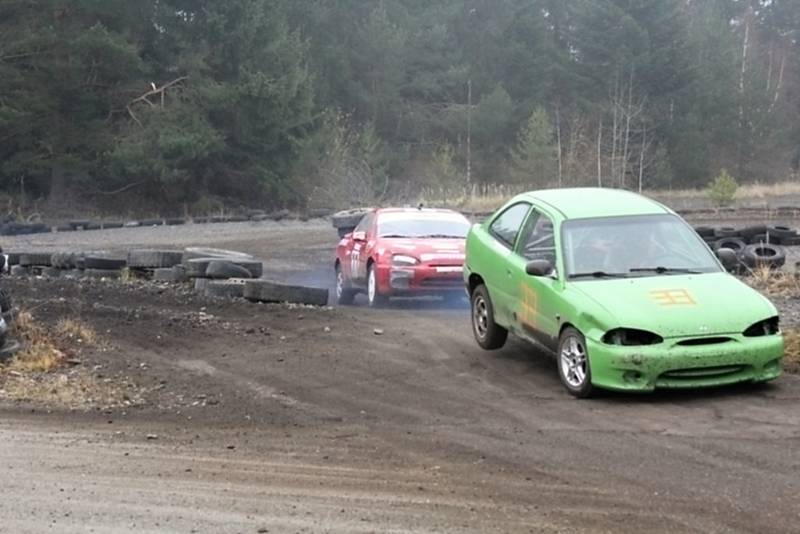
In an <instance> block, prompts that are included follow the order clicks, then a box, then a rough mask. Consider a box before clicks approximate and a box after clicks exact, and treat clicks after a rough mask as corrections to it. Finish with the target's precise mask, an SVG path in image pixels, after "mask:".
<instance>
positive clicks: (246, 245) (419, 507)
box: [0, 221, 800, 533]
mask: <svg viewBox="0 0 800 534" xmlns="http://www.w3.org/2000/svg"><path fill="white" fill-rule="evenodd" d="M197 231H198V228H191V227H177V228H156V229H152V230H151V229H124V230H116V231H107V232H97V233H94V232H86V233H78V234H74V235H71V234H63V235H61V236H58V235H56V236H50V235H46V236H35V237H34V238H31V239H30V240H23V239H22V238H15V239H14V246H15V247H16V246H25V247H42V248H44V247H51V246H53V247H74V246H81V247H83V246H92V247H102V248H124V247H127V246H129V245H130V246H134V245H135V246H143V245H146V246H163V245H169V244H172V245H176V246H186V245H190V244H192V245H207V246H225V247H228V248H234V249H238V250H242V251H245V252H251V253H254V254H256V255H258V256H260V257H262V258H264V259H265V260H266V265H267V267H268V269H267V270H268V274H269V275H270V276H279V275H280V276H285V277H286V278H287V279H289V278H295V279H297V278H300V279H302V278H306V279H308V280H314V279H318V280H319V281H320V283H322V282H324V281H325V280H326V279H329V278H330V277H331V274H330V271H331V263H332V252H333V247H334V245H335V243H336V236H335V233H334V232H333V230H332V229H331V228H330V226H329V225H328V224H327V223H324V222H321V221H319V222H317V221H315V222H309V223H286V224H266V225H263V226H262V225H260V224H259V225H252V224H250V223H243V224H236V225H209V226H208V228H205V227H203V228H200V229H199V231H200V232H206V231H208V232H212V233H213V235H205V236H204V237H201V236H200V234H197V233H196V232H197ZM150 232H153V233H154V235H152V236H151V235H150ZM92 234H94V235H92ZM62 240H63V241H62ZM6 285H7V286H8V287H10V289H11V291H12V293H13V294H14V295H15V296H16V298H17V299H18V301H19V302H21V304H22V305H23V306H24V307H26V308H27V309H32V310H34V313H35V314H36V315H37V317H38V318H39V319H40V320H42V321H44V322H45V323H49V322H53V321H55V320H57V319H58V318H61V317H78V318H80V319H81V320H82V321H84V322H86V323H87V324H89V325H91V326H92V327H93V328H94V329H95V330H96V331H97V332H98V333H100V334H101V336H102V337H103V341H104V344H105V345H104V346H105V347H107V348H106V349H105V350H94V351H88V350H87V351H85V352H84V353H83V354H82V355H81V358H82V360H83V362H82V364H81V366H80V367H81V368H84V369H85V370H86V371H87V372H88V373H90V374H91V375H92V376H93V377H94V378H95V379H96V380H98V381H103V380H108V381H109V383H111V384H126V385H127V386H126V387H129V388H130V389H131V396H132V398H135V399H137V402H136V403H135V404H133V405H131V406H127V407H126V406H123V407H119V406H112V407H103V406H95V405H93V404H91V403H89V404H87V405H86V406H84V407H82V408H80V407H79V408H73V409H64V408H63V407H58V406H53V405H41V404H37V403H36V402H19V403H9V402H0V414H2V417H0V472H2V473H3V474H4V475H5V476H4V477H3V479H4V484H3V486H2V487H1V488H0V517H2V518H3V522H2V524H1V525H0V531H7V532H15V533H16V532H41V531H43V530H53V531H54V532H87V531H95V532H137V533H139V532H193V531H194V532H232V533H233V532H254V533H255V532H326V531H335V532H348V533H349V532H636V533H639V532H670V533H672V532H729V531H735V532H796V531H797V525H798V524H799V523H798V522H799V521H800V508H798V507H797V506H796V504H797V502H798V499H799V498H800V483H798V481H800V456H799V454H800V453H798V447H797V444H798V443H800V377H798V376H796V375H786V376H784V377H782V378H781V379H779V380H778V381H776V382H775V383H772V384H769V385H763V386H748V385H743V386H738V387H732V388H720V389H714V390H703V391H688V392H661V393H656V394H654V395H643V396H632V395H617V394H606V395H601V396H600V397H599V398H597V399H593V400H589V401H579V400H576V399H574V398H572V397H570V396H569V395H567V394H566V393H565V392H564V390H563V387H562V386H561V384H560V382H559V379H558V376H557V373H556V369H555V364H554V362H553V361H552V360H551V359H550V358H548V357H546V356H544V355H542V354H539V353H537V352H536V351H535V350H533V349H532V348H531V347H530V346H529V345H527V344H523V343H518V342H510V343H509V344H508V345H507V346H506V347H505V348H503V349H502V350H500V351H496V352H485V351H482V350H480V349H478V348H477V347H476V345H475V342H474V341H473V339H472V337H471V333H470V327H469V318H468V310H467V309H466V308H457V309H440V308H439V307H438V305H437V304H436V303H433V302H424V303H410V302H402V303H397V304H395V305H393V306H391V307H390V308H388V309H383V310H369V309H366V307H364V306H363V305H358V306H354V307H346V308H304V307H297V306H278V305H256V304H250V303H247V302H242V301H233V300H226V299H207V298H204V297H200V296H198V295H196V294H194V293H193V292H192V291H191V290H189V289H188V288H187V287H174V286H170V285H159V284H139V283H119V282H102V281H91V282H76V281H68V280H57V281H49V280H43V279H30V280H21V279H15V280H8V281H6ZM378 332H380V333H381V335H377V333H378Z"/></svg>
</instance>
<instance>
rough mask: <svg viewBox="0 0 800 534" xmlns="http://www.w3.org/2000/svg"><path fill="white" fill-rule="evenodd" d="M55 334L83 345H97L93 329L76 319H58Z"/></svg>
mask: <svg viewBox="0 0 800 534" xmlns="http://www.w3.org/2000/svg"><path fill="white" fill-rule="evenodd" d="M56 334H58V335H59V336H63V337H66V338H68V339H70V340H75V341H77V342H78V343H83V344H85V345H95V344H96V343H97V333H96V332H95V331H94V329H93V328H92V327H91V326H89V325H87V324H86V323H83V322H81V321H79V320H77V319H71V318H67V317H65V318H62V319H59V320H58V322H57V323H56Z"/></svg>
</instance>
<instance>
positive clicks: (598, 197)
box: [518, 187, 672, 219]
mask: <svg viewBox="0 0 800 534" xmlns="http://www.w3.org/2000/svg"><path fill="white" fill-rule="evenodd" d="M518 198H519V199H527V200H534V201H538V202H540V203H544V204H548V205H550V206H551V207H552V208H554V209H556V210H558V211H559V212H560V213H561V214H562V215H563V216H564V218H565V219H586V218H591V217H615V216H621V215H654V214H663V213H672V212H671V211H670V210H669V209H667V208H666V207H665V206H663V205H662V204H660V203H658V202H656V201H655V200H651V199H649V198H646V197H643V196H641V195H638V194H636V193H632V192H630V191H624V190H621V189H605V188H601V187H581V188H571V189H544V190H541V191H529V192H527V193H523V194H522V195H520V196H519V197H518Z"/></svg>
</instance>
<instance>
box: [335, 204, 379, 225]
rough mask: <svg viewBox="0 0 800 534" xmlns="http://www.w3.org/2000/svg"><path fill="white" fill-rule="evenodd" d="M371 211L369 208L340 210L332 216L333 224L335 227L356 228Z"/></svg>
mask: <svg viewBox="0 0 800 534" xmlns="http://www.w3.org/2000/svg"><path fill="white" fill-rule="evenodd" d="M369 211H370V209H369V208H356V209H352V210H344V211H339V212H337V213H334V214H333V215H332V216H331V224H333V227H334V228H355V227H356V226H358V223H360V222H361V219H363V218H364V215H366V214H367V213H369Z"/></svg>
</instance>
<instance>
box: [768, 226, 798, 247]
mask: <svg viewBox="0 0 800 534" xmlns="http://www.w3.org/2000/svg"><path fill="white" fill-rule="evenodd" d="M768 232H769V235H770V236H775V237H777V238H778V239H780V240H781V243H783V241H784V239H790V238H792V237H797V231H796V230H792V229H791V228H789V227H788V226H770V227H769V230H768Z"/></svg>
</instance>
